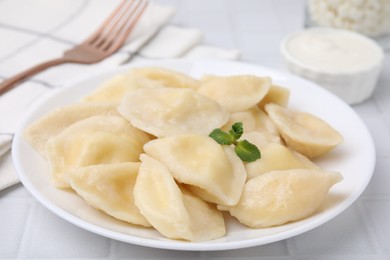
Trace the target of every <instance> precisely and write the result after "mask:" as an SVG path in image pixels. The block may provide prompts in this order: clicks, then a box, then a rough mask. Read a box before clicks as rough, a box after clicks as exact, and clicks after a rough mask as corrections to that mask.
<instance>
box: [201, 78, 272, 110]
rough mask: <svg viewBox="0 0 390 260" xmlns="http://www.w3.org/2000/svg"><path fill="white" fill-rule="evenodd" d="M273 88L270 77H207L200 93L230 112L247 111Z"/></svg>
mask: <svg viewBox="0 0 390 260" xmlns="http://www.w3.org/2000/svg"><path fill="white" fill-rule="evenodd" d="M270 86H271V79H270V78H269V77H262V78H261V77H256V76H252V75H240V76H228V77H217V76H208V77H206V78H205V79H204V80H203V81H202V84H201V86H200V88H199V89H198V92H199V93H200V94H202V95H204V96H206V97H209V98H211V99H213V100H215V101H217V102H218V103H219V104H220V105H221V106H222V107H224V108H226V109H227V110H228V111H229V112H231V113H234V112H239V111H244V110H247V109H249V108H251V107H253V106H255V105H256V104H257V103H259V102H260V101H261V100H262V99H263V97H264V96H265V95H266V94H267V92H268V90H269V88H270Z"/></svg>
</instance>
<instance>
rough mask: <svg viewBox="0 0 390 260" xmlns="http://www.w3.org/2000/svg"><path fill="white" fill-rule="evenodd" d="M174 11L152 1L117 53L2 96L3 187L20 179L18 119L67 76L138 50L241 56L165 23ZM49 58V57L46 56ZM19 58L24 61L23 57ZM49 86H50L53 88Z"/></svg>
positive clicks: (155, 54)
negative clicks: (15, 151) (15, 144)
mask: <svg viewBox="0 0 390 260" xmlns="http://www.w3.org/2000/svg"><path fill="white" fill-rule="evenodd" d="M173 13H174V8H172V7H168V6H160V5H156V4H150V5H149V6H148V7H147V10H146V11H145V14H144V15H143V17H142V20H140V22H139V24H138V25H137V29H136V30H135V31H134V32H133V34H132V35H131V36H130V37H129V39H128V40H127V44H126V45H125V46H124V47H123V48H121V50H120V51H119V52H117V53H116V54H114V55H112V56H111V57H109V58H107V59H105V60H104V61H102V62H100V63H97V64H93V65H79V64H66V65H61V66H57V67H54V68H51V69H49V70H47V71H45V72H42V73H40V74H38V75H37V76H36V77H35V78H34V79H35V81H27V82H25V83H22V84H21V85H20V86H18V87H16V88H15V89H13V90H12V91H10V92H8V93H6V94H4V95H2V96H0V190H2V189H4V188H7V187H9V186H11V185H13V184H15V183H17V182H18V181H19V180H18V177H17V175H16V173H15V170H14V168H13V165H12V160H11V152H10V147H11V142H12V136H13V133H14V132H15V131H16V129H17V126H18V124H19V119H20V118H22V117H23V114H24V113H25V111H27V110H28V109H29V107H30V106H31V104H32V103H33V102H35V100H36V99H38V98H39V97H41V96H42V95H43V94H45V93H47V92H50V91H51V88H52V87H53V86H54V87H61V86H62V85H64V84H66V82H67V81H68V79H74V78H77V77H78V76H81V75H85V74H87V73H91V72H93V73H96V72H97V71H100V70H102V71H103V70H106V69H107V68H112V67H116V66H118V65H120V64H123V63H126V62H128V60H129V58H130V57H132V56H133V55H135V54H137V55H138V57H139V58H142V59H145V58H152V59H156V58H158V59H162V58H181V57H183V58H188V59H204V58H213V59H237V58H238V57H239V52H238V51H237V50H224V49H220V48H216V47H211V46H204V45H202V46H197V45H198V44H199V43H200V41H201V38H202V33H201V32H200V31H199V30H198V29H195V28H182V27H179V26H171V25H169V26H165V27H163V26H164V25H165V24H166V23H167V22H168V20H169V18H170V17H171V16H172V15H173ZM162 27H163V28H162ZM161 28H162V29H161ZM153 36H154V37H153ZM44 53H45V52H44V50H43V51H42V53H40V54H39V55H41V54H42V55H44ZM24 57H25V56H24ZM49 58H50V57H46V59H49ZM20 62H22V58H21V60H20ZM29 62H30V61H29V60H23V62H22V63H19V61H18V60H16V61H14V62H10V63H9V66H17V64H18V63H19V64H26V63H27V64H28V63H29ZM31 65H33V64H31ZM31 65H30V66H31ZM16 68H18V67H16ZM45 85H46V86H45ZM47 86H51V88H48V87H47ZM11 108H12V109H11Z"/></svg>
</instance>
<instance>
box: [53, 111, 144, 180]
mask: <svg viewBox="0 0 390 260" xmlns="http://www.w3.org/2000/svg"><path fill="white" fill-rule="evenodd" d="M149 140H150V137H149V136H148V135H147V134H146V133H144V132H142V131H140V130H139V129H136V128H134V127H133V126H131V125H130V124H129V123H128V122H127V121H126V120H125V119H123V118H122V117H119V116H94V117H90V118H87V119H84V120H81V121H78V122H76V123H74V124H72V125H71V126H69V127H67V128H66V129H65V130H63V131H62V132H61V133H60V134H59V135H57V136H55V137H53V138H51V139H49V141H48V142H47V144H46V155H47V159H48V162H49V166H50V172H51V175H52V179H53V182H54V185H55V186H56V187H69V184H68V183H67V182H66V174H67V173H68V172H69V171H71V170H73V169H74V168H77V167H81V166H88V165H95V164H109V163H119V162H132V161H133V162H136V161H139V155H140V154H141V153H142V152H143V149H142V146H143V145H144V144H145V143H146V142H148V141H149Z"/></svg>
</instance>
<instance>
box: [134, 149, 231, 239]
mask: <svg viewBox="0 0 390 260" xmlns="http://www.w3.org/2000/svg"><path fill="white" fill-rule="evenodd" d="M141 161H142V164H141V167H140V170H139V174H138V177H137V181H136V184H135V187H134V198H135V203H136V205H137V207H138V208H139V209H140V211H141V213H142V214H143V215H144V216H145V218H146V219H147V220H148V221H149V222H150V223H151V224H152V226H153V227H154V228H156V229H157V230H158V231H159V232H160V233H161V234H163V235H164V236H166V237H168V238H172V239H183V240H189V241H204V240H211V239H215V238H219V237H222V236H223V235H224V234H225V232H226V230H225V224H224V219H223V217H222V214H221V212H219V211H218V210H217V209H216V208H215V206H212V205H210V204H208V203H206V202H204V201H202V200H201V199H199V198H197V197H195V196H194V195H192V194H191V193H189V192H188V191H186V190H185V189H180V188H179V186H178V185H177V184H176V182H175V180H174V179H173V177H172V175H171V173H170V171H169V169H168V168H167V167H166V166H165V165H164V164H163V163H161V162H159V161H158V160H156V159H153V158H151V157H150V156H148V155H145V154H143V155H141Z"/></svg>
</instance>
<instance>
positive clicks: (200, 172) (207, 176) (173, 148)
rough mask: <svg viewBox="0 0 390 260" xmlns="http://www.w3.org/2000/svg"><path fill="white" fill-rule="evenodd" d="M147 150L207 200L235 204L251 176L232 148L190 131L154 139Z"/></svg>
mask: <svg viewBox="0 0 390 260" xmlns="http://www.w3.org/2000/svg"><path fill="white" fill-rule="evenodd" d="M144 150H145V153H146V154H148V155H150V156H151V157H153V158H155V159H157V160H159V161H161V162H162V163H163V164H165V165H166V166H167V167H168V169H169V170H170V171H171V173H172V175H173V177H174V178H175V179H176V180H177V181H178V182H180V183H184V184H188V189H189V190H190V191H191V192H192V193H194V194H195V195H197V196H198V197H200V198H202V199H203V200H205V201H209V202H213V203H218V204H221V205H234V204H236V203H237V202H238V200H239V199H240V196H241V193H242V190H243V187H244V184H245V181H246V177H247V175H246V172H245V167H244V164H243V163H242V161H241V160H240V158H239V157H238V156H237V155H236V154H235V152H234V150H233V149H232V147H230V146H222V145H220V144H218V143H217V142H215V141H214V140H213V139H211V138H210V137H208V136H203V135H194V134H188V135H176V136H171V137H166V138H160V139H155V140H152V141H150V142H149V143H147V144H145V146H144Z"/></svg>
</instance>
